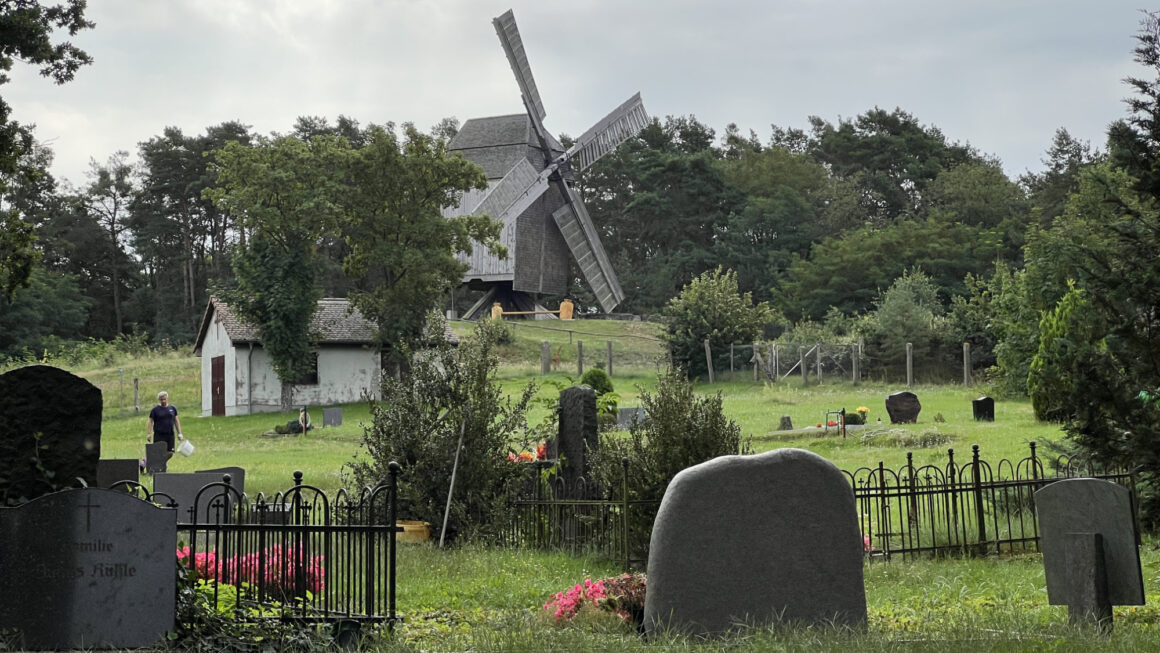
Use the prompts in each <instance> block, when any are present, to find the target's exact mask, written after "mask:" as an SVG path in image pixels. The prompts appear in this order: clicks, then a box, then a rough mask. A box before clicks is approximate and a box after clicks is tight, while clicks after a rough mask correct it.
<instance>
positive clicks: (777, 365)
mask: <svg viewBox="0 0 1160 653" xmlns="http://www.w3.org/2000/svg"><path fill="white" fill-rule="evenodd" d="M769 349H770V354H769V357H770V358H772V359H773V380H774V381H780V380H781V361H779V360H778V359H777V343H776V342H775V343H773V344H772V345H770V346H769Z"/></svg>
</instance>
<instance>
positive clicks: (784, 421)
mask: <svg viewBox="0 0 1160 653" xmlns="http://www.w3.org/2000/svg"><path fill="white" fill-rule="evenodd" d="M777 430H779V431H792V430H793V420H792V419H790V418H789V415H782V416H781V422H779V423H778V425H777Z"/></svg>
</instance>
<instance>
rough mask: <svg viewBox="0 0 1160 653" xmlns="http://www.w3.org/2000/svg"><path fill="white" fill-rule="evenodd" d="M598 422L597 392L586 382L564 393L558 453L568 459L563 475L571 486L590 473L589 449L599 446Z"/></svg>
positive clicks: (561, 396) (562, 395)
mask: <svg viewBox="0 0 1160 653" xmlns="http://www.w3.org/2000/svg"><path fill="white" fill-rule="evenodd" d="M599 443H600V440H599V428H598V426H597V421H596V391H595V390H593V389H592V388H589V387H588V386H586V385H577V386H572V387H571V388H566V389H565V390H563V391H562V392H560V430H559V436H558V437H557V438H556V446H557V451H558V455H559V456H562V457H563V458H564V461H565V462H564V464H563V465H562V466H561V476H562V477H563V478H564V481H565V483H566V484H567V485H568V487H571V486H572V485H573V484H574V483H575V481H576V480H577V479H579V478H580V477H582V476H584V475H585V474H587V473H588V463H587V452H588V450H590V449H595V448H596V447H597V446H599Z"/></svg>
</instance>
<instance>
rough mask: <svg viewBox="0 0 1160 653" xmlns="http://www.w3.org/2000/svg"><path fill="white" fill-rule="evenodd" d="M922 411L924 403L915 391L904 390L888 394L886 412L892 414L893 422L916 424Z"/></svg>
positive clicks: (891, 420) (891, 419)
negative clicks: (919, 399)
mask: <svg viewBox="0 0 1160 653" xmlns="http://www.w3.org/2000/svg"><path fill="white" fill-rule="evenodd" d="M920 411H922V403H920V402H919V401H918V395H916V394H914V393H913V392H907V391H905V390H904V391H902V392H895V393H894V394H892V395H887V396H886V414H887V415H889V416H890V423H891V424H914V423H916V422H918V413H919V412H920Z"/></svg>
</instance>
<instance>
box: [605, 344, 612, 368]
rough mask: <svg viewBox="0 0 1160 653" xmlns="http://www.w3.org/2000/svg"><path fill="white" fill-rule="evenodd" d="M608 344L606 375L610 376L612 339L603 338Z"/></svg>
mask: <svg viewBox="0 0 1160 653" xmlns="http://www.w3.org/2000/svg"><path fill="white" fill-rule="evenodd" d="M605 342H606V343H607V344H608V376H612V341H611V340H605Z"/></svg>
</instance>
